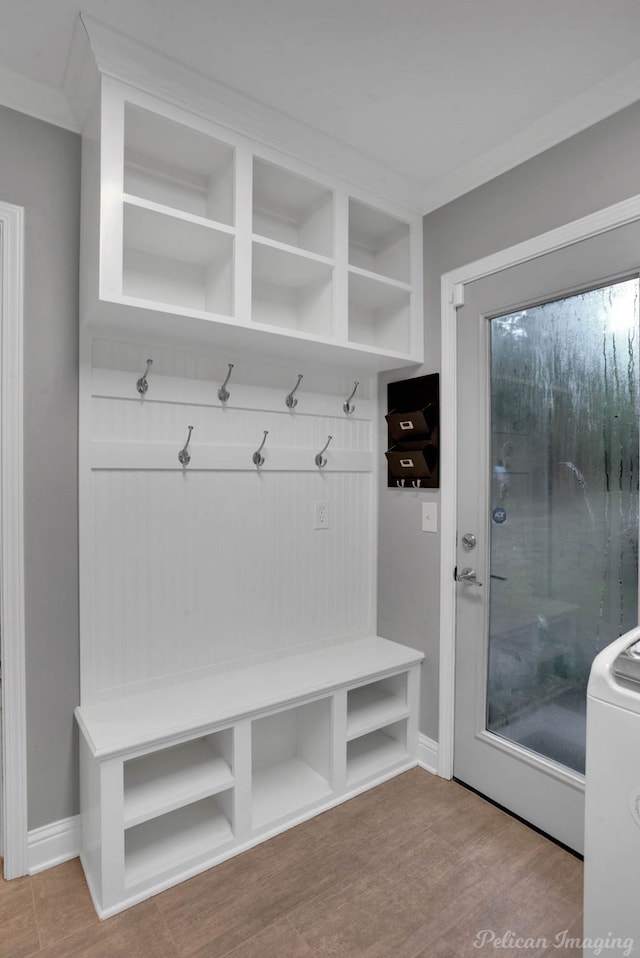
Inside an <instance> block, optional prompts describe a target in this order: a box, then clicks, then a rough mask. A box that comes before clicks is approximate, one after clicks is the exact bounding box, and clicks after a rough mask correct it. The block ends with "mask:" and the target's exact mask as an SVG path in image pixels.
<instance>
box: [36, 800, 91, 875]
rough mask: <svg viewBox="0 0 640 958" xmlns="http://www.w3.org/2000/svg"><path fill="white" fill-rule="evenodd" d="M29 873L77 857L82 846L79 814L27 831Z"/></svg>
mask: <svg viewBox="0 0 640 958" xmlns="http://www.w3.org/2000/svg"><path fill="white" fill-rule="evenodd" d="M28 844H29V868H28V872H29V874H30V875H37V873H38V872H42V871H45V869H47V868H53V866H54V865H60V864H62V862H67V861H69V859H71V858H77V857H78V856H79V854H80V850H81V847H82V819H81V818H80V815H75V816H73V817H72V818H63V819H61V820H60V821H59V822H52V823H51V824H50V825H44V826H43V827H42V828H34V829H33V830H32V831H30V832H29V840H28Z"/></svg>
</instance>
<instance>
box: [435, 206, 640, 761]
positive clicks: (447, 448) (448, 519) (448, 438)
mask: <svg viewBox="0 0 640 958" xmlns="http://www.w3.org/2000/svg"><path fill="white" fill-rule="evenodd" d="M636 220H640V194H637V195H636V196H633V197H631V198H630V199H628V200H624V201H623V202H621V203H615V204H614V205H613V206H607V207H605V209H602V210H598V211H597V212H596V213H591V214H589V215H588V216H583V217H581V218H580V219H578V220H573V221H572V222H571V223H567V224H566V225H564V226H560V227H558V228H557V229H553V230H550V231H549V232H547V233H542V234H540V235H539V236H535V237H533V238H532V239H529V240H525V241H524V242H523V243H518V244H516V245H515V246H510V247H509V248H508V249H503V250H500V251H499V252H497V253H493V254H491V255H490V256H485V257H484V258H483V259H478V260H475V261H474V262H472V263H467V264H466V265H465V266H460V267H458V268H456V269H454V270H451V271H450V272H448V273H444V274H443V275H442V277H441V297H442V300H441V320H440V322H441V335H442V340H441V344H442V345H441V353H440V362H441V366H440V370H441V372H440V475H441V477H442V478H441V482H440V487H441V492H440V496H441V499H440V510H441V512H440V521H441V530H442V531H441V538H440V674H439V683H440V705H439V733H438V774H439V775H441V776H443V778H451V777H452V775H453V718H454V689H455V638H456V583H455V581H454V578H453V570H454V568H455V564H456V530H457V482H458V463H457V443H456V431H457V347H456V335H457V329H456V326H457V323H456V319H457V308H458V307H459V306H463V305H464V287H465V285H466V284H467V283H473V282H475V281H476V280H478V279H483V278H484V277H485V276H491V275H492V274H494V273H499V272H500V271H501V270H504V269H508V268H509V267H511V266H517V265H519V264H520V263H526V262H527V261H528V260H532V259H535V258H536V257H538V256H543V255H545V254H546V253H553V252H555V251H556V250H560V249H563V248H564V247H566V246H572V245H573V244H575V243H579V242H581V241H582V240H586V239H589V238H590V237H593V236H597V235H599V234H600V233H605V232H607V231H608V230H612V229H615V228H616V227H618V226H625V225H627V224H628V223H633V222H635V221H636Z"/></svg>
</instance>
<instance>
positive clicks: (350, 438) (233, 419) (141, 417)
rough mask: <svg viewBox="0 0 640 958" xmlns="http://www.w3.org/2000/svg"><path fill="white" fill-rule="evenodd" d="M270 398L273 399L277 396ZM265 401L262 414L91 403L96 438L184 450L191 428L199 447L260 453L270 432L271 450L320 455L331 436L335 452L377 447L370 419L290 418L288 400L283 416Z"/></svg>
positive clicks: (119, 402)
mask: <svg viewBox="0 0 640 958" xmlns="http://www.w3.org/2000/svg"><path fill="white" fill-rule="evenodd" d="M149 388H150V389H151V386H150V387H149ZM265 392H266V391H265ZM269 398H271V400H273V397H272V396H270V397H269ZM266 401H267V400H266V398H265V407H264V408H262V409H261V408H258V409H238V408H235V407H233V406H221V405H219V404H218V405H217V406H203V405H188V404H183V403H171V402H148V401H147V400H144V401H140V400H139V399H138V400H136V399H130V400H128V399H111V398H106V397H97V398H94V399H93V401H92V418H93V430H92V432H93V438H94V439H95V440H112V441H113V440H118V441H123V440H124V441H127V440H135V441H137V442H174V443H175V442H177V443H179V446H178V448H180V447H181V446H182V445H183V444H184V439H185V438H186V435H187V426H193V436H192V443H193V445H194V446H195V445H196V444H197V443H212V444H216V445H227V446H229V445H233V446H235V445H238V446H252V445H253V446H255V447H256V448H257V446H259V445H260V443H261V442H262V436H263V431H264V430H265V429H267V430H268V431H269V437H268V443H269V446H271V447H274V446H275V447H282V448H294V449H295V448H302V449H306V448H309V449H314V448H315V447H316V446H317V447H318V450H319V449H321V448H322V446H324V444H325V442H326V440H327V436H328V435H330V436H332V441H331V448H332V450H335V449H349V450H352V451H359V452H362V451H369V450H371V448H372V441H373V440H372V433H373V429H372V422H371V419H359V418H355V417H351V416H345V415H344V414H342V415H340V416H329V415H299V414H298V413H291V412H289V411H288V410H287V408H286V406H285V403H284V395H283V396H282V397H281V405H282V411H279V410H274V409H273V408H270V407H268V406H267V405H266ZM318 450H316V451H318Z"/></svg>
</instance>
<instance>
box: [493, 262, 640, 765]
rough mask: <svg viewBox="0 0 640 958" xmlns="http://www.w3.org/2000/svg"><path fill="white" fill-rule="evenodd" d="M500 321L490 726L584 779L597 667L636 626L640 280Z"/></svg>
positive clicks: (496, 330)
mask: <svg viewBox="0 0 640 958" xmlns="http://www.w3.org/2000/svg"><path fill="white" fill-rule="evenodd" d="M490 326H491V432H492V435H491V462H492V483H491V503H490V509H491V523H490V525H491V590H490V597H491V598H490V613H489V618H490V629H489V632H490V635H489V655H488V689H487V728H488V729H489V730H490V731H492V732H494V733H496V734H497V735H499V736H502V737H504V738H506V739H509V740H510V741H513V742H516V743H518V744H520V745H522V746H524V747H526V748H528V749H530V750H531V751H533V752H536V753H539V754H541V755H544V756H546V757H548V758H550V759H551V760H553V761H555V762H559V763H560V764H562V765H565V766H568V767H569V768H571V769H574V770H576V771H578V772H582V773H583V772H584V757H585V713H586V687H587V680H588V677H589V670H590V667H591V663H592V661H593V658H594V656H595V655H596V654H597V653H598V652H599V651H600V650H601V649H602V648H604V646H605V645H608V644H609V643H610V642H611V641H613V639H614V638H616V637H617V636H619V635H621V634H622V633H623V632H625V631H626V630H627V629H629V628H631V627H632V626H634V625H636V623H637V621H638V468H639V463H638V392H639V364H638V355H639V349H638V280H637V279H632V280H628V281H625V282H619V283H615V284H613V285H610V286H606V287H603V288H600V289H596V290H590V291H588V292H584V293H580V294H579V295H574V296H569V297H566V298H564V299H560V300H556V301H554V302H550V303H546V304H544V305H541V306H535V307H532V308H528V309H523V310H520V311H518V312H515V313H511V314H509V315H504V316H499V317H496V318H494V319H492V320H491V323H490Z"/></svg>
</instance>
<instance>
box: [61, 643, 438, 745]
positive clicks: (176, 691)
mask: <svg viewBox="0 0 640 958" xmlns="http://www.w3.org/2000/svg"><path fill="white" fill-rule="evenodd" d="M423 658H424V654H423V653H422V652H419V651H417V650H416V649H411V648H408V647H407V646H404V645H400V644H398V643H396V642H391V641H389V640H388V639H384V638H381V637H380V636H369V637H365V638H361V639H355V640H354V641H351V642H342V643H340V644H337V645H331V646H329V647H326V648H323V649H315V650H313V651H311V652H306V653H300V654H296V655H291V656H287V657H285V658H278V659H275V660H273V661H269V662H262V663H260V664H258V665H248V666H245V667H243V668H239V669H237V670H233V671H225V672H219V673H216V674H214V675H208V676H203V677H201V678H197V679H193V680H191V681H188V682H183V683H172V684H171V685H168V686H165V687H161V688H155V689H150V690H147V691H144V692H139V693H137V694H136V693H133V694H130V695H125V696H121V697H120V698H114V699H109V700H106V701H102V702H95V703H93V704H85V705H80V706H78V708H76V712H75V714H76V718H77V721H78V724H79V726H80V728H81V729H82V732H83V734H84V737H85V739H86V742H87V745H88V746H89V749H90V751H91V753H92V755H93V756H94V757H95V758H100V759H104V758H107V757H109V756H116V755H122V754H125V753H126V752H130V751H133V750H135V749H136V748H140V747H142V746H144V745H147V744H154V745H157V746H160V745H163V744H165V743H167V742H169V741H171V740H176V739H178V738H179V737H180V736H181V735H185V734H189V735H191V734H197V731H198V730H199V729H207V728H212V727H214V726H216V725H220V724H227V725H229V724H231V723H233V722H236V721H238V719H240V718H243V717H246V716H248V715H251V714H253V713H255V712H264V711H268V710H269V709H270V708H273V709H275V708H281V707H285V706H287V705H290V704H293V703H295V702H297V701H301V700H303V699H308V698H310V697H313V696H314V695H319V694H324V693H329V692H331V691H333V690H335V689H338V688H344V687H345V686H347V685H350V684H356V683H358V682H359V681H364V680H371V681H374V680H375V679H377V678H380V677H383V676H384V675H387V674H391V673H393V672H395V671H398V670H401V669H403V668H408V667H409V666H411V665H416V664H418V663H419V662H421V661H422V659H423Z"/></svg>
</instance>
